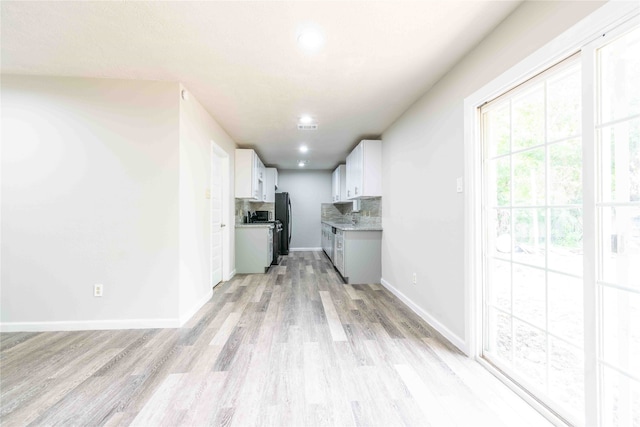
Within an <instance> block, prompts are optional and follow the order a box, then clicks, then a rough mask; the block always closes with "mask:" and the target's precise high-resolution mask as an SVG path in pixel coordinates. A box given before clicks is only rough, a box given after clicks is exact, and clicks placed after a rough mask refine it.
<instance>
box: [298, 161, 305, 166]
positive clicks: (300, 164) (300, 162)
mask: <svg viewBox="0 0 640 427" xmlns="http://www.w3.org/2000/svg"><path fill="white" fill-rule="evenodd" d="M304 165H305V162H303V161H302V160H300V161H299V162H298V166H300V167H301V168H303V167H304Z"/></svg>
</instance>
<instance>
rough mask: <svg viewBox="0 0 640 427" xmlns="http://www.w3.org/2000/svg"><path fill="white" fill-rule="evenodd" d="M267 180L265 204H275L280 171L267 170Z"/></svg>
mask: <svg viewBox="0 0 640 427" xmlns="http://www.w3.org/2000/svg"><path fill="white" fill-rule="evenodd" d="M265 173H266V180H265V186H264V188H265V194H266V197H265V199H264V201H265V202H268V203H275V201H276V180H277V179H278V169H276V168H265Z"/></svg>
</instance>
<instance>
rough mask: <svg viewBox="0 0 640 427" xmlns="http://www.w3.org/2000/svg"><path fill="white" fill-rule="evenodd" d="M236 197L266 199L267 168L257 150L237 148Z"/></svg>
mask: <svg viewBox="0 0 640 427" xmlns="http://www.w3.org/2000/svg"><path fill="white" fill-rule="evenodd" d="M235 154H236V155H235V197H236V198H238V199H250V200H256V201H259V200H261V201H265V200H266V198H267V194H266V191H265V190H266V170H265V167H264V164H263V163H262V160H260V158H259V157H258V155H257V154H256V152H255V151H253V150H250V149H244V148H237V149H236V153H235Z"/></svg>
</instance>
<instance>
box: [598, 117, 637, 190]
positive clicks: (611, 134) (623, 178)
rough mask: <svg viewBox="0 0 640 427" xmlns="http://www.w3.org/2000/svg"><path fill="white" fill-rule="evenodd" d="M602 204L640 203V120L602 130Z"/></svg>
mask: <svg viewBox="0 0 640 427" xmlns="http://www.w3.org/2000/svg"><path fill="white" fill-rule="evenodd" d="M600 139H601V141H602V142H601V143H602V154H601V155H602V160H601V165H602V184H603V185H602V196H601V197H602V201H604V202H611V201H615V202H622V203H624V202H638V201H640V119H636V120H630V121H627V122H622V123H618V124H617V125H615V126H608V127H605V128H603V129H601V130H600Z"/></svg>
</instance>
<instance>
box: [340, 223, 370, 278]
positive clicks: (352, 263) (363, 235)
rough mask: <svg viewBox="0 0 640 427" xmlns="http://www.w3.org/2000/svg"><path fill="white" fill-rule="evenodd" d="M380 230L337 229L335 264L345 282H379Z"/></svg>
mask: <svg viewBox="0 0 640 427" xmlns="http://www.w3.org/2000/svg"><path fill="white" fill-rule="evenodd" d="M381 251H382V231H364V230H337V231H336V241H335V255H334V256H335V262H334V264H335V266H336V268H337V269H338V271H339V272H340V274H342V277H343V278H344V280H345V281H346V282H347V283H351V284H365V283H380V279H381V277H382V260H381Z"/></svg>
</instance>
